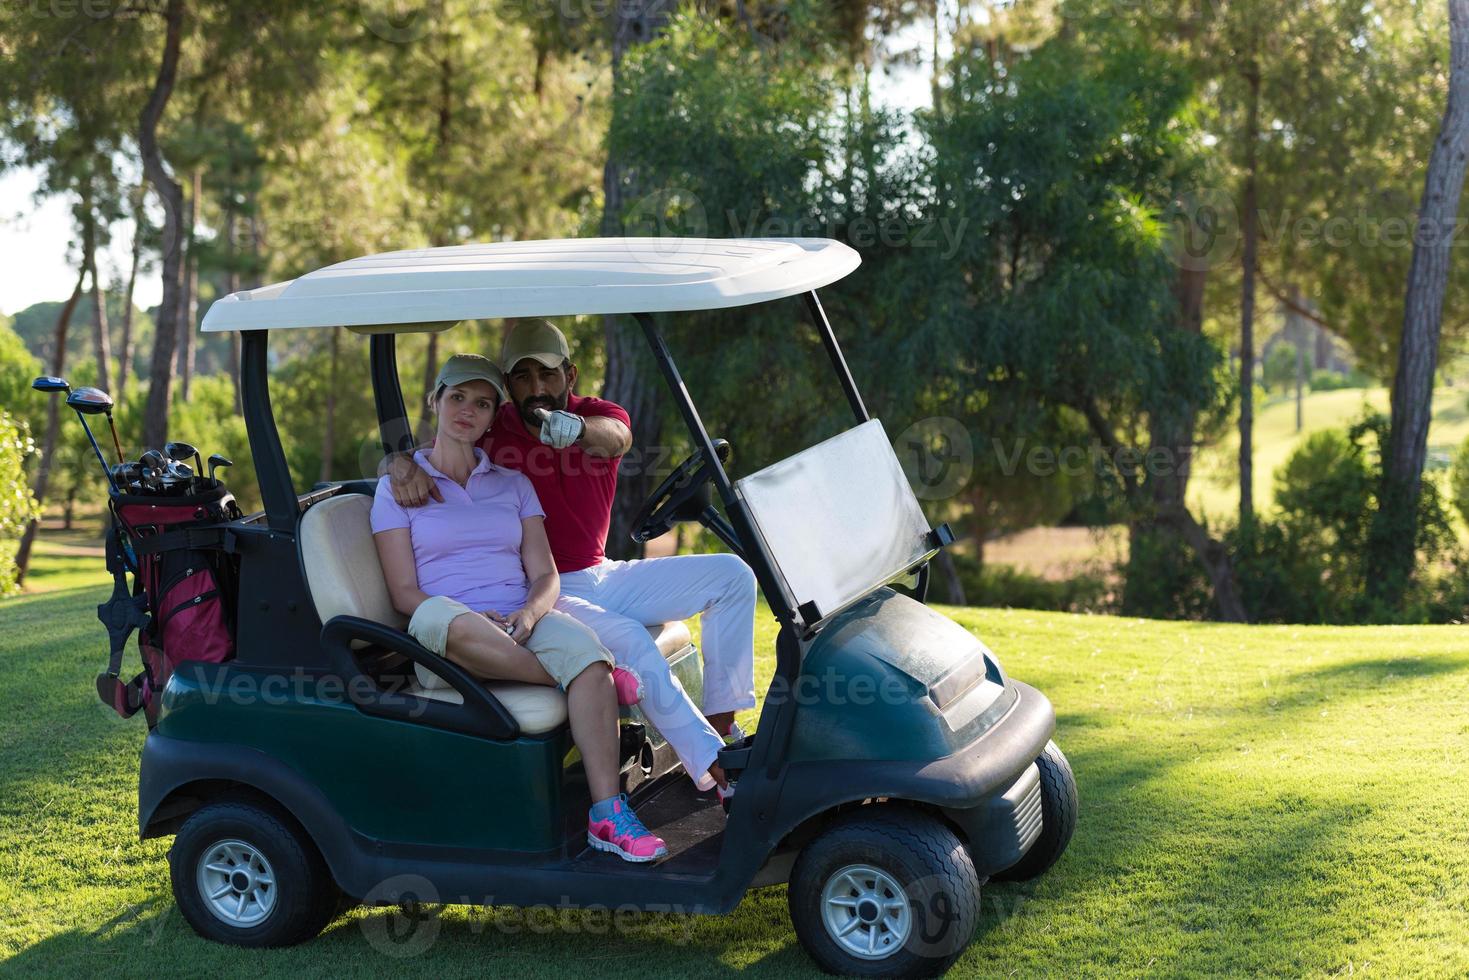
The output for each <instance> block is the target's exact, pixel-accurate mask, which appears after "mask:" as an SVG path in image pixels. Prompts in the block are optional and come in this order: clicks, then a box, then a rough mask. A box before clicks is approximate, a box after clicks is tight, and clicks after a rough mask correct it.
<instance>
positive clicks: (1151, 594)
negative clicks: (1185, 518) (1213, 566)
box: [1121, 527, 1217, 619]
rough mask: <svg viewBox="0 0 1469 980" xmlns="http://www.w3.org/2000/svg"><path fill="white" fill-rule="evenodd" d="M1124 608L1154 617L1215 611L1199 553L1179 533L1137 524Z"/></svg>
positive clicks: (1129, 555)
mask: <svg viewBox="0 0 1469 980" xmlns="http://www.w3.org/2000/svg"><path fill="white" fill-rule="evenodd" d="M1123 581H1124V583H1125V584H1124V585H1123V587H1122V602H1121V612H1122V613H1123V614H1124V615H1127V616H1146V617H1148V618H1151V619H1204V618H1206V617H1208V616H1211V615H1214V614H1215V612H1216V611H1217V610H1216V609H1215V608H1214V593H1213V590H1212V588H1211V587H1210V584H1209V579H1208V576H1207V575H1205V574H1204V569H1203V567H1202V566H1201V565H1200V564H1199V560H1198V557H1197V556H1195V555H1194V553H1193V551H1192V550H1191V549H1190V548H1189V547H1188V546H1187V544H1185V543H1184V541H1183V539H1182V538H1180V537H1179V536H1178V535H1177V534H1176V533H1174V532H1172V531H1170V530H1168V529H1167V528H1162V527H1137V528H1134V529H1133V533H1132V534H1131V535H1130V536H1129V540H1128V549H1127V565H1126V567H1125V570H1124V573H1123Z"/></svg>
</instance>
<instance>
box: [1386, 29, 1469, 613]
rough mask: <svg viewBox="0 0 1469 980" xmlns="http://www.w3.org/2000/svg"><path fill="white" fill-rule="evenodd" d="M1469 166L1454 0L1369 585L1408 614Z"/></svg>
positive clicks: (1468, 52)
mask: <svg viewBox="0 0 1469 980" xmlns="http://www.w3.org/2000/svg"><path fill="white" fill-rule="evenodd" d="M1466 164H1469V0H1449V100H1448V105H1447V107H1446V108H1445V109H1444V115H1443V122H1442V124H1441V125H1440V127H1439V132H1438V139H1437V140H1436V141H1435V142H1434V144H1433V153H1432V155H1431V156H1430V157H1429V160H1428V175H1427V177H1426V178H1425V179H1424V183H1423V201H1422V204H1421V205H1420V206H1419V209H1418V227H1417V231H1416V234H1415V235H1414V239H1413V260H1412V264H1411V265H1410V266H1409V269H1408V290H1407V298H1406V301H1405V303H1404V305H1403V336H1402V341H1401V343H1399V345H1398V369H1397V373H1396V374H1395V375H1394V376H1393V386H1392V428H1391V429H1390V430H1389V434H1388V440H1387V447H1386V449H1385V451H1384V453H1383V456H1384V459H1383V481H1382V482H1383V485H1382V498H1381V500H1380V502H1379V506H1378V512H1377V517H1376V519H1375V520H1374V521H1373V528H1372V537H1373V542H1372V547H1371V549H1370V551H1369V556H1368V573H1367V581H1368V583H1369V589H1370V591H1371V592H1372V594H1373V595H1374V596H1376V597H1377V598H1378V599H1380V600H1382V601H1383V602H1384V603H1385V604H1386V605H1387V606H1388V607H1389V608H1392V609H1398V608H1401V606H1402V602H1403V596H1404V594H1405V593H1406V591H1407V588H1408V584H1409V582H1410V581H1411V580H1412V577H1413V566H1414V564H1415V561H1416V550H1417V542H1418V530H1419V528H1418V496H1419V493H1420V491H1421V489H1422V482H1423V464H1424V462H1425V460H1426V458H1427V455H1428V423H1429V421H1430V419H1431V418H1432V415H1433V375H1434V372H1435V370H1437V367H1438V342H1439V333H1440V329H1441V327H1442V322H1443V304H1444V293H1445V292H1446V291H1447V289H1448V282H1449V267H1450V263H1451V260H1452V258H1453V246H1454V245H1455V244H1456V243H1455V236H1454V226H1455V224H1456V222H1457V219H1458V214H1459V200H1460V197H1461V196H1462V194H1463V191H1464V175H1465V169H1466Z"/></svg>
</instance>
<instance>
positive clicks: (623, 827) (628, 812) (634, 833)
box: [612, 793, 653, 838]
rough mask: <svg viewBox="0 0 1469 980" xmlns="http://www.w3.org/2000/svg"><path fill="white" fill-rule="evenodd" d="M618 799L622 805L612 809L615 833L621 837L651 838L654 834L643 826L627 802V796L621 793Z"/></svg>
mask: <svg viewBox="0 0 1469 980" xmlns="http://www.w3.org/2000/svg"><path fill="white" fill-rule="evenodd" d="M617 799H618V801H619V802H620V803H621V804H622V805H621V806H618V807H613V808H612V831H613V833H614V834H616V835H617V836H619V837H631V838H638V837H651V836H652V834H653V832H652V831H651V830H649V829H648V828H647V827H645V826H643V822H642V821H641V820H639V819H638V815H637V814H636V813H634V812H633V808H632V807H631V806H630V805H629V804H628V802H627V794H626V793H620V794H618V797H617Z"/></svg>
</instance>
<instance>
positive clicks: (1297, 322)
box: [1285, 286, 1309, 433]
mask: <svg viewBox="0 0 1469 980" xmlns="http://www.w3.org/2000/svg"><path fill="white" fill-rule="evenodd" d="M1290 294H1291V299H1292V300H1294V301H1295V304H1296V305H1297V306H1300V305H1301V303H1302V302H1304V300H1303V297H1302V296H1301V289H1300V287H1299V286H1291V287H1290ZM1285 318H1286V323H1287V324H1289V326H1290V329H1289V334H1290V337H1291V340H1292V341H1293V342H1294V343H1295V346H1296V432H1298V433H1299V432H1300V431H1301V430H1302V429H1303V428H1305V425H1306V405H1305V399H1306V328H1307V327H1308V326H1309V324H1307V323H1306V318H1305V317H1303V316H1300V315H1299V314H1297V313H1296V312H1295V311H1294V310H1291V309H1287V310H1286V311H1285Z"/></svg>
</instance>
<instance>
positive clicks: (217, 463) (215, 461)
mask: <svg viewBox="0 0 1469 980" xmlns="http://www.w3.org/2000/svg"><path fill="white" fill-rule="evenodd" d="M234 465H235V462H234V460H232V459H226V458H225V457H224V456H221V455H220V454H219V453H212V454H211V455H210V457H209V479H211V480H212V479H214V471H215V470H217V469H219V468H220V467H221V466H234Z"/></svg>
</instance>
